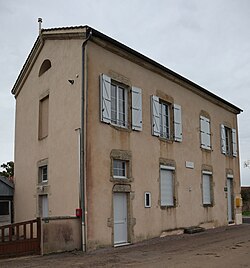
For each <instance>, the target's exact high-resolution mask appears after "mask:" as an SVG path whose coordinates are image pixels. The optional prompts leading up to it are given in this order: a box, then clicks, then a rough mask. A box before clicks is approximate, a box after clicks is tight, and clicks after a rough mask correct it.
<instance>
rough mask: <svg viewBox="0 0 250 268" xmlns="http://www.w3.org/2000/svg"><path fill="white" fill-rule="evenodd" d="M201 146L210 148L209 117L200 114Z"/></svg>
mask: <svg viewBox="0 0 250 268" xmlns="http://www.w3.org/2000/svg"><path fill="white" fill-rule="evenodd" d="M200 135H201V148H203V149H207V150H211V131H210V119H209V118H207V117H205V116H202V115H201V116H200Z"/></svg>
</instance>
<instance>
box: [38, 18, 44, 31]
mask: <svg viewBox="0 0 250 268" xmlns="http://www.w3.org/2000/svg"><path fill="white" fill-rule="evenodd" d="M42 22H43V19H42V18H38V25H39V35H41V33H42Z"/></svg>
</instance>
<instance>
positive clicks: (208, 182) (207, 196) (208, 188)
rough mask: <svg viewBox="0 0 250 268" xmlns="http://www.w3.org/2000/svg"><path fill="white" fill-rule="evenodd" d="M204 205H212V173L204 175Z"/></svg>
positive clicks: (207, 172) (204, 172)
mask: <svg viewBox="0 0 250 268" xmlns="http://www.w3.org/2000/svg"><path fill="white" fill-rule="evenodd" d="M202 203H203V206H210V205H212V172H210V171H203V173H202Z"/></svg>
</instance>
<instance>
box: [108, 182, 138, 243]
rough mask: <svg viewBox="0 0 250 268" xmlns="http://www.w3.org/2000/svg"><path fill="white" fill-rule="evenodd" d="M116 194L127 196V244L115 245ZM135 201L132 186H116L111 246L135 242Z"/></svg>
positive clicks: (114, 190)
mask: <svg viewBox="0 0 250 268" xmlns="http://www.w3.org/2000/svg"><path fill="white" fill-rule="evenodd" d="M115 193H124V194H126V195H127V243H126V244H117V245H115V243H114V241H115V239H114V194H115ZM132 201H133V194H132V192H131V185H130V184H114V185H113V189H112V201H111V204H112V206H111V219H112V221H111V222H112V224H111V225H110V227H111V228H112V234H111V244H112V245H113V246H114V247H117V246H123V245H128V244H130V243H132V242H133V236H134V226H135V223H136V219H135V218H133V213H132V203H133V202H132Z"/></svg>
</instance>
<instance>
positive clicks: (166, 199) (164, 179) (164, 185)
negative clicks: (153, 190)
mask: <svg viewBox="0 0 250 268" xmlns="http://www.w3.org/2000/svg"><path fill="white" fill-rule="evenodd" d="M173 171H174V167H168V166H163V165H161V167H160V196H161V206H174V177H173Z"/></svg>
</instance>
